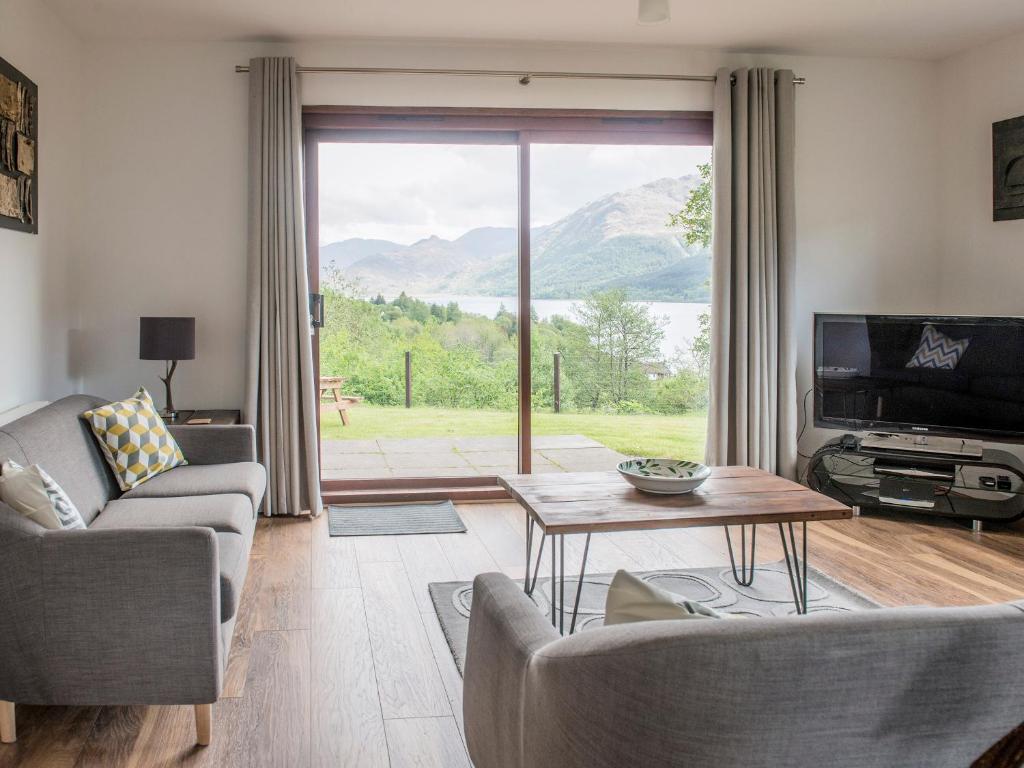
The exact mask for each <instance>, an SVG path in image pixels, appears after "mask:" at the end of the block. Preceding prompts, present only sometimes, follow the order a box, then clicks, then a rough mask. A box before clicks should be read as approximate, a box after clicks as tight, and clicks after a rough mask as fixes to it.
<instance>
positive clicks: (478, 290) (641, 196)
mask: <svg viewBox="0 0 1024 768" xmlns="http://www.w3.org/2000/svg"><path fill="white" fill-rule="evenodd" d="M698 183H699V179H698V178H697V177H696V176H692V175H691V176H684V177H682V178H678V179H670V178H664V179H659V180H657V181H653V182H651V183H649V184H645V185H643V186H640V187H635V188H633V189H628V190H624V191H622V192H616V193H613V194H610V195H607V196H605V197H602V198H599V199H597V200H595V201H593V202H591V203H588V204H587V205H585V206H583V207H582V208H580V209H578V210H576V211H574V212H573V213H571V214H569V215H568V216H565V217H564V218H562V219H560V220H559V221H556V222H554V223H553V224H551V225H549V226H544V227H536V228H534V229H533V230H532V243H533V275H532V277H533V295H534V297H535V298H538V299H569V298H578V297H580V296H583V295H586V294H587V293H589V292H591V291H593V290H599V289H602V288H611V287H616V288H624V289H626V290H627V292H628V293H629V295H630V297H631V298H634V299H648V300H660V301H692V302H703V301H707V300H708V298H707V297H708V287H707V281H708V276H709V274H710V258H709V254H708V253H707V251H706V250H705V249H703V248H700V247H697V246H688V245H686V242H685V240H684V239H683V237H682V235H681V234H680V233H679V230H675V229H669V228H668V227H666V226H665V224H666V222H667V221H668V217H669V213H671V212H674V211H678V210H679V209H680V208H681V207H682V206H683V204H684V203H685V201H686V198H687V196H688V195H689V192H690V190H691V189H693V187H694V186H695V185H696V184H698ZM516 248H517V235H516V230H515V229H514V228H508V227H479V228H477V229H473V230H470V231H469V232H467V233H465V234H464V235H462V236H461V237H459V238H457V239H455V240H445V239H442V238H439V237H436V236H434V237H429V238H426V239H424V240H420V241H418V242H416V243H413V244H411V245H401V244H399V243H392V242H389V241H386V240H366V239H360V238H353V239H350V240H344V241H342V242H337V243H331V244H329V245H326V246H323V247H321V249H320V265H321V269H322V270H329V269H330V268H332V267H333V268H336V269H338V270H339V272H340V273H341V274H342V275H344V276H345V277H346V278H348V279H353V280H357V281H358V282H359V284H360V286H361V287H362V292H363V293H365V294H367V295H374V294H377V293H383V294H384V295H397V294H398V293H400V292H401V291H405V292H406V293H408V294H410V295H427V294H472V295H483V296H510V295H514V294H515V292H516V287H517V274H516V269H517V267H516Z"/></svg>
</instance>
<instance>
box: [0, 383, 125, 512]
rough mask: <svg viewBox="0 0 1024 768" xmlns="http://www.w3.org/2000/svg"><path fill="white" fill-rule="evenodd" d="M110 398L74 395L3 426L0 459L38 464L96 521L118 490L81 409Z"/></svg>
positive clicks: (96, 404) (0, 436)
mask: <svg viewBox="0 0 1024 768" xmlns="http://www.w3.org/2000/svg"><path fill="white" fill-rule="evenodd" d="M105 402H106V400H101V399H100V398H97V397H90V396H88V395H72V396H71V397H65V398H63V399H61V400H57V401H56V402H54V403H51V404H50V405H47V406H46V407H45V408H40V409H39V410H38V411H34V412H32V413H30V414H28V415H27V416H22V417H21V418H20V419H17V420H15V421H12V422H10V423H9V424H5V425H4V426H3V427H2V428H0V461H3V460H5V459H14V460H15V461H16V462H18V463H19V464H21V465H22V466H25V467H27V466H28V465H29V464H39V465H40V466H43V467H46V472H47V474H48V475H50V477H52V478H53V479H54V481H55V482H57V483H58V484H59V485H60V487H61V488H63V489H64V492H65V493H67V495H68V498H70V499H71V501H72V503H73V504H74V505H75V507H77V508H78V511H79V512H80V513H81V515H82V519H83V520H84V521H85V523H86V525H88V524H89V523H91V522H92V520H93V518H94V517H96V515H98V514H99V511H100V510H101V509H103V507H104V506H105V505H106V503H107V502H108V501H110V499H112V498H114V497H116V496H117V495H118V494H119V493H120V491H118V489H117V483H116V482H115V481H114V476H113V474H112V473H111V471H110V468H109V467H107V463H106V461H104V459H103V456H102V455H101V454H100V451H99V448H98V447H97V445H96V440H95V438H93V436H92V432H91V431H90V429H89V425H88V424H86V423H85V422H84V421H82V419H81V418H79V416H80V415H81V413H82V411H86V410H88V409H90V408H95V407H96V406H98V405H102V404H103V403H105Z"/></svg>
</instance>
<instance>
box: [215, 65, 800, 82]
mask: <svg viewBox="0 0 1024 768" xmlns="http://www.w3.org/2000/svg"><path fill="white" fill-rule="evenodd" d="M297 69H298V72H299V73H300V74H343V75H456V76H464V77H514V78H516V79H517V80H518V81H519V84H520V85H529V84H530V82H531V81H532V80H662V81H669V82H697V83H713V82H715V79H716V78H715V76H714V75H643V74H633V73H615V72H530V71H524V70H509V69H408V68H404V67H298V68H297ZM248 71H249V67H248V66H247V65H244V64H238V65H236V66H235V72H240V73H245V72H248ZM793 82H794V83H796V84H797V85H803V84H804V83H805V82H806V79H805V78H803V77H794V78H793Z"/></svg>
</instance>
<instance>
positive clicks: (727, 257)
mask: <svg viewBox="0 0 1024 768" xmlns="http://www.w3.org/2000/svg"><path fill="white" fill-rule="evenodd" d="M717 74H718V77H717V80H716V83H715V120H714V125H715V127H714V132H715V135H714V168H713V179H712V188H713V213H714V232H713V238H712V269H711V294H712V299H711V301H712V305H711V308H712V312H711V348H712V353H711V401H710V407H709V411H708V441H707V461H708V463H709V464H745V465H749V466H753V467H759V468H761V469H766V470H768V471H770V472H775V473H778V474H780V475H783V476H785V477H795V475H796V409H797V402H796V399H797V395H796V344H795V339H794V322H793V310H794V307H793V303H794V279H795V275H794V270H795V260H796V238H795V227H796V220H795V211H794V191H793V154H794V122H795V119H794V118H795V116H794V96H795V93H794V83H793V73H792V72H791V71H789V70H778V71H773V70H770V69H763V68H762V69H740V70H736V71H735V72H730V71H729V70H725V69H723V70H720V71H719V72H718V73H717Z"/></svg>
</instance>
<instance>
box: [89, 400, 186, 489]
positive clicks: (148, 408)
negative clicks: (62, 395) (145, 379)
mask: <svg viewBox="0 0 1024 768" xmlns="http://www.w3.org/2000/svg"><path fill="white" fill-rule="evenodd" d="M82 418H84V419H88V421H89V426H90V427H92V433H93V434H94V435H95V436H96V439H97V440H98V441H99V444H100V450H102V451H103V456H104V457H105V458H106V460H107V463H108V464H109V465H110V468H111V469H113V470H114V475H115V476H116V477H117V483H118V485H120V486H121V490H122V491H130V490H131V489H132V488H134V487H135V486H137V485H141V484H142V483H144V482H146V481H147V480H149V479H150V478H151V477H156V476H157V475H159V474H160V473H161V472H166V471H167V470H168V469H173V468H174V467H177V466H179V465H181V464H187V463H188V462H187V461H185V457H184V456H183V455H182V453H181V449H180V448H179V447H178V443H177V441H176V440H175V439H174V437H173V436H172V435H171V433H170V431H169V430H168V429H167V425H166V424H164V420H163V419H162V418H160V414H159V413H157V410H156V406H155V405H153V398H151V397H150V396H149V392H147V391H146V389H145V387H139V391H138V392H136V393H135V397H130V398H128V399H127V400H121V401H119V402H116V403H110V404H109V405H101V406H100V407H99V408H93V409H92V410H91V411H86V412H85V413H83V414H82Z"/></svg>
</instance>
